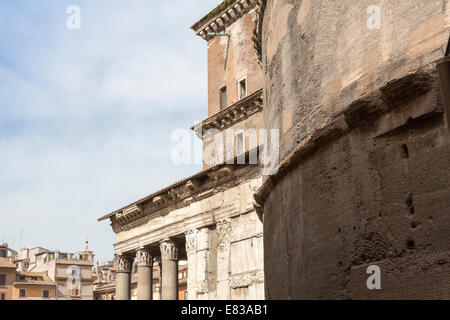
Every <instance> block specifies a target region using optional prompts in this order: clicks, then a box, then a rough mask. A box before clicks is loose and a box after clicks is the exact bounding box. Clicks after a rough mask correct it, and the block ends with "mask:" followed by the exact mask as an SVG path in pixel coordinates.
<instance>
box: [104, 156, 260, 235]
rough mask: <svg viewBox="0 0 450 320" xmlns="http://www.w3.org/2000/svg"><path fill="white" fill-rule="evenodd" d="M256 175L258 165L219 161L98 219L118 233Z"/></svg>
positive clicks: (258, 172)
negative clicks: (219, 162)
mask: <svg viewBox="0 0 450 320" xmlns="http://www.w3.org/2000/svg"><path fill="white" fill-rule="evenodd" d="M248 160H249V153H247V154H246V162H247V163H248ZM235 163H236V161H235ZM258 175H260V168H259V166H258V165H250V164H247V165H231V164H230V165H228V164H221V165H218V166H215V167H213V168H211V169H208V170H204V171H202V172H200V173H198V174H196V175H194V176H191V177H189V178H186V179H184V180H181V181H179V182H177V183H175V184H173V185H171V186H169V187H167V188H165V189H163V190H161V191H159V192H156V193H154V194H152V195H150V196H148V197H146V198H143V199H141V200H139V201H137V202H135V203H132V204H130V205H128V206H126V207H124V208H122V209H119V210H116V211H114V212H112V213H110V214H108V215H106V216H104V217H102V218H100V219H99V221H102V220H106V219H108V218H109V219H110V220H111V226H112V228H113V231H114V232H115V233H120V232H122V231H124V230H128V229H129V228H132V227H134V226H135V225H139V224H140V223H142V221H145V220H146V219H147V218H148V217H149V216H150V215H152V214H153V213H155V212H159V213H160V214H162V215H164V214H165V212H167V211H168V210H169V211H170V210H171V208H172V209H173V208H175V207H183V206H187V205H189V203H190V202H192V201H199V200H201V199H203V198H206V197H210V196H211V195H213V194H215V193H217V192H221V190H222V189H223V188H228V187H230V185H237V184H239V183H241V182H242V181H246V180H248V179H252V178H253V177H254V176H258Z"/></svg>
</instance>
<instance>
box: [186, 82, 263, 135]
mask: <svg viewBox="0 0 450 320" xmlns="http://www.w3.org/2000/svg"><path fill="white" fill-rule="evenodd" d="M262 109H263V92H262V89H259V90H257V91H256V92H254V93H252V94H251V95H249V96H248V97H245V98H244V99H242V100H240V101H238V102H236V103H235V104H233V105H231V106H229V107H228V108H225V109H223V110H222V111H220V112H218V113H216V114H215V115H213V116H211V117H209V118H208V119H206V120H204V121H202V122H200V123H198V124H196V125H195V126H193V127H192V128H191V129H192V130H194V131H195V133H196V134H197V136H198V137H199V138H200V139H202V138H208V136H205V137H204V134H205V132H207V131H208V130H212V129H217V130H219V131H223V130H226V129H227V128H229V127H232V126H233V125H235V124H237V123H239V122H241V121H243V120H245V119H247V118H248V117H250V116H252V115H253V114H255V113H258V112H261V111H262Z"/></svg>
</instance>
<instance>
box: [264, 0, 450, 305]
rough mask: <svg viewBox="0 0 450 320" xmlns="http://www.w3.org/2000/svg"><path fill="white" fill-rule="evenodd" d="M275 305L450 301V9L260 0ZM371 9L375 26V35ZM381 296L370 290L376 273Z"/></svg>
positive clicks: (267, 238)
mask: <svg viewBox="0 0 450 320" xmlns="http://www.w3.org/2000/svg"><path fill="white" fill-rule="evenodd" d="M261 5H262V7H261V10H260V24H259V27H257V31H258V30H259V32H257V36H258V38H257V39H256V40H257V43H258V40H259V43H260V45H261V49H262V50H261V52H260V54H261V59H262V61H261V62H262V65H263V84H264V110H263V114H264V122H265V126H266V128H268V129H271V128H279V129H281V139H282V140H281V161H282V164H281V167H280V171H279V172H278V174H277V175H275V176H272V177H266V179H265V183H264V185H263V186H262V188H261V189H260V191H259V193H258V194H257V195H256V199H257V201H258V203H259V205H260V206H261V208H260V209H261V210H260V214H261V216H262V217H263V220H264V254H265V259H264V265H265V281H266V297H267V298H269V299H324V298H331V299H371V298H382V299H387V298H396V299H403V298H406V299H415V298H426V299H428V298H435V299H450V210H449V208H450V174H449V173H450V171H449V168H450V167H449V164H450V161H449V160H450V155H449V153H450V152H449V132H448V126H447V120H446V116H445V107H444V105H443V101H442V93H441V88H440V85H439V78H438V75H437V72H436V61H437V60H438V59H440V58H442V57H443V55H444V49H445V47H446V45H447V42H448V39H449V10H450V8H449V2H448V1H447V0H444V1H423V0H410V1H403V0H402V1H393V0H392V1H391V0H385V1H379V0H370V1H367V0H361V1H350V0H340V1H328V0H317V1H316V0H314V1H313V0H303V1H300V0H296V1H293V0H268V1H261ZM370 5H377V6H379V8H380V12H381V28H380V29H379V30H377V29H370V28H368V27H367V19H368V18H369V14H368V13H367V8H368V7H369V6H370ZM373 264H376V265H379V266H380V267H381V270H382V289H381V290H375V291H371V290H368V288H367V286H366V280H367V277H368V275H367V274H366V269H367V266H368V265H373Z"/></svg>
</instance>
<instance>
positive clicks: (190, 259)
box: [186, 230, 198, 300]
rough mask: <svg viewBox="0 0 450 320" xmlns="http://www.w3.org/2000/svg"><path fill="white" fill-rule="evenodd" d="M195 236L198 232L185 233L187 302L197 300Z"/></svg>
mask: <svg viewBox="0 0 450 320" xmlns="http://www.w3.org/2000/svg"><path fill="white" fill-rule="evenodd" d="M197 234H198V230H191V231H189V232H187V233H186V255H187V266H188V278H187V292H188V300H196V299H197V285H196V284H197Z"/></svg>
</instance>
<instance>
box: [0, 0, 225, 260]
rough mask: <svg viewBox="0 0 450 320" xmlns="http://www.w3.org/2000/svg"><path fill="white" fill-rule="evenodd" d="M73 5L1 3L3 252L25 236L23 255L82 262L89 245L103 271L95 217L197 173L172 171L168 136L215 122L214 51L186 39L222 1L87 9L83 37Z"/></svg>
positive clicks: (106, 230) (101, 230) (101, 237)
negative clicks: (210, 54) (52, 252)
mask: <svg viewBox="0 0 450 320" xmlns="http://www.w3.org/2000/svg"><path fill="white" fill-rule="evenodd" d="M69 2H70V1H67V3H66V4H65V3H61V4H58V5H54V2H53V4H52V1H49V0H42V2H40V3H41V4H42V6H41V7H33V4H32V3H31V4H30V3H28V7H24V8H22V7H19V6H17V7H14V6H12V5H11V4H10V3H6V4H5V3H3V2H0V12H3V14H5V15H7V16H8V17H6V16H5V17H2V16H0V20H3V21H4V23H8V24H9V30H8V32H9V33H12V34H8V36H5V37H4V39H5V41H4V42H3V46H5V47H6V48H8V49H7V50H0V52H1V53H0V101H1V105H0V211H1V214H0V215H1V219H2V224H1V225H0V240H1V237H4V238H5V240H8V241H9V242H11V240H12V238H13V237H14V238H15V245H16V247H17V246H18V244H19V240H18V239H19V234H20V229H23V230H24V245H26V246H30V247H33V246H45V247H49V248H58V249H61V250H67V251H75V250H78V249H81V247H82V245H83V243H82V242H83V241H84V239H85V236H86V235H87V234H89V238H90V243H91V247H92V248H93V249H94V250H96V251H97V256H98V258H100V259H101V260H106V259H111V258H112V241H113V234H112V231H111V229H110V227H109V225H108V224H107V223H105V222H104V223H98V222H97V221H96V219H97V218H98V217H100V216H102V215H104V214H106V213H108V212H109V211H111V210H114V209H117V208H118V207H121V206H122V205H125V204H127V203H128V202H131V201H134V200H137V199H139V198H141V197H143V196H145V195H147V194H149V193H151V192H153V191H155V190H157V189H158V188H161V187H164V186H165V185H167V184H169V183H171V182H173V181H175V180H177V179H179V178H181V177H183V176H186V175H189V174H191V173H192V172H193V171H196V170H199V169H200V168H199V167H187V166H174V165H173V164H171V163H170V148H171V145H170V135H171V132H172V130H175V129H178V128H187V127H189V126H190V125H192V124H193V123H194V121H196V120H199V119H201V118H203V117H206V115H207V110H206V107H207V106H206V103H207V99H206V85H207V78H206V44H205V43H204V42H203V40H201V39H200V38H198V37H196V36H195V35H194V34H193V32H192V31H191V30H189V29H188V28H189V26H190V25H191V24H192V23H193V22H195V20H196V19H197V18H200V17H201V16H202V15H203V14H204V13H206V12H207V11H208V10H209V9H211V7H213V6H214V5H215V4H216V2H217V1H208V2H206V1H205V2H200V1H199V2H197V3H196V4H195V5H193V4H192V1H188V0H178V1H175V0H171V1H149V0H139V1H138V0H135V1H133V2H124V1H95V2H93V1H86V0H84V1H78V2H79V6H80V8H81V14H82V30H81V31H69V30H67V29H66V28H65V18H66V16H65V9H64V5H68V4H69ZM50 7H51V8H52V10H48V9H49V8H50ZM1 9H3V10H1ZM60 9H63V10H60ZM61 12H62V16H60V15H59V14H60V13H61ZM2 18H4V19H2ZM15 19H16V20H15ZM35 23H38V25H36V28H34V24H35ZM0 27H2V24H1V23H0ZM2 32H3V33H2ZM6 33H7V32H6V31H5V30H3V31H1V32H0V36H2V38H3V34H5V35H6ZM22 41H24V44H21V43H20V42H22ZM0 49H1V48H0Z"/></svg>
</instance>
